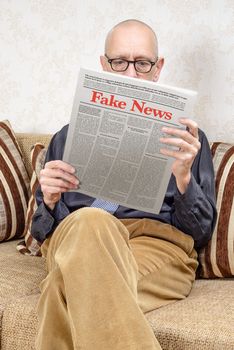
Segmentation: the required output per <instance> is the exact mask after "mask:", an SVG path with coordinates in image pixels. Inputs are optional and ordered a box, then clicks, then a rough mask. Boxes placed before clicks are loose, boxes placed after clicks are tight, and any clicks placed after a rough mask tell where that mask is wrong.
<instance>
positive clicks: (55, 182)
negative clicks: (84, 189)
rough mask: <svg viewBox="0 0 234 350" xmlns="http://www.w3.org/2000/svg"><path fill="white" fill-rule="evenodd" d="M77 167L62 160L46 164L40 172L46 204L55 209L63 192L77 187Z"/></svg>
mask: <svg viewBox="0 0 234 350" xmlns="http://www.w3.org/2000/svg"><path fill="white" fill-rule="evenodd" d="M74 173H75V169H74V168H73V167H72V166H71V165H69V164H67V163H65V162H63V161H62V160H53V161H50V162H48V163H46V164H45V168H44V169H42V170H41V172H40V180H39V182H40V185H41V191H42V193H43V198H44V202H45V204H46V205H47V206H48V207H49V208H50V209H51V210H53V209H54V207H55V204H56V203H57V202H58V201H59V199H60V197H61V193H63V192H67V191H68V190H71V189H77V188H78V185H79V181H78V179H77V177H76V176H75V175H74Z"/></svg>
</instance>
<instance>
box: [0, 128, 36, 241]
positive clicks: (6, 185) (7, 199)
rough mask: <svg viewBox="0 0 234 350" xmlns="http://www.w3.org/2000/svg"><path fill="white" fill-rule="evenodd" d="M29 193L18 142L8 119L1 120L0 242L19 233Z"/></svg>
mask: <svg viewBox="0 0 234 350" xmlns="http://www.w3.org/2000/svg"><path fill="white" fill-rule="evenodd" d="M28 197H29V176H28V174H27V171H26V168H25V165H24V162H23V159H22V154H21V151H20V148H19V145H18V143H17V141H16V138H15V134H14V132H13V130H12V128H11V125H10V123H9V122H8V121H0V242H2V241H6V240H9V239H11V238H13V237H15V238H19V237H22V235H23V232H24V224H25V215H26V210H27V203H28Z"/></svg>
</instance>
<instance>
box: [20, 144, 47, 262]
mask: <svg viewBox="0 0 234 350" xmlns="http://www.w3.org/2000/svg"><path fill="white" fill-rule="evenodd" d="M45 154H46V149H45V148H44V145H42V144H41V143H36V144H35V145H34V146H33V148H32V150H31V163H32V169H33V173H32V177H31V181H30V189H31V197H30V200H29V203H28V209H27V214H26V223H25V230H24V235H25V238H24V241H22V242H20V243H19V244H18V245H17V249H18V250H19V252H20V253H22V254H25V255H35V256H41V251H40V246H41V244H40V243H39V242H38V241H37V240H36V239H35V238H33V236H32V234H31V226H32V217H33V214H34V212H35V210H36V208H37V203H36V198H35V195H36V190H37V187H38V185H39V181H38V178H39V173H40V170H41V169H42V167H43V165H44V160H45Z"/></svg>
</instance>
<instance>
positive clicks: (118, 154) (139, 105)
mask: <svg viewBox="0 0 234 350" xmlns="http://www.w3.org/2000/svg"><path fill="white" fill-rule="evenodd" d="M195 96H196V93H195V92H193V91H189V90H183V89H177V88H173V87H170V86H166V85H160V84H157V83H154V82H149V81H146V80H141V79H134V78H129V77H125V76H122V75H117V74H113V73H106V72H95V71H91V70H86V69H81V70H80V74H79V79H78V85H77V89H76V94H75V98H74V104H73V109H72V115H71V120H70V124H69V129H68V136H67V141H66V145H65V150H64V156H63V160H64V161H66V162H67V163H70V164H71V165H73V166H74V167H75V168H76V174H77V176H78V178H79V181H80V187H79V189H78V190H77V192H80V193H83V194H86V195H89V196H92V197H95V198H102V199H104V200H109V201H112V202H116V203H118V204H121V205H123V206H125V207H129V208H134V209H138V210H142V211H146V212H150V213H155V214H157V213H159V211H160V209H161V206H162V203H163V199H164V196H165V193H166V190H167V186H168V182H169V179H170V176H171V165H172V162H173V159H172V158H170V157H166V156H164V155H162V154H160V148H164V147H165V145H162V144H160V141H159V138H160V137H162V136H163V132H162V130H161V129H162V127H163V126H173V127H180V128H181V124H179V122H178V119H179V118H180V117H191V112H192V111H193V104H194V100H195Z"/></svg>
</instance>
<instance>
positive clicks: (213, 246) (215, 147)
mask: <svg viewBox="0 0 234 350" xmlns="http://www.w3.org/2000/svg"><path fill="white" fill-rule="evenodd" d="M211 151H212V155H213V162H214V169H215V176H216V195H217V210H218V218H217V223H216V227H215V230H214V233H213V236H212V239H211V240H210V242H209V243H208V245H207V246H206V247H205V248H203V249H202V250H201V251H200V253H199V259H200V263H201V271H200V276H201V277H204V278H215V277H232V276H234V201H233V196H234V146H233V145H230V144H225V143H218V142H216V143H213V144H212V146H211Z"/></svg>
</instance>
